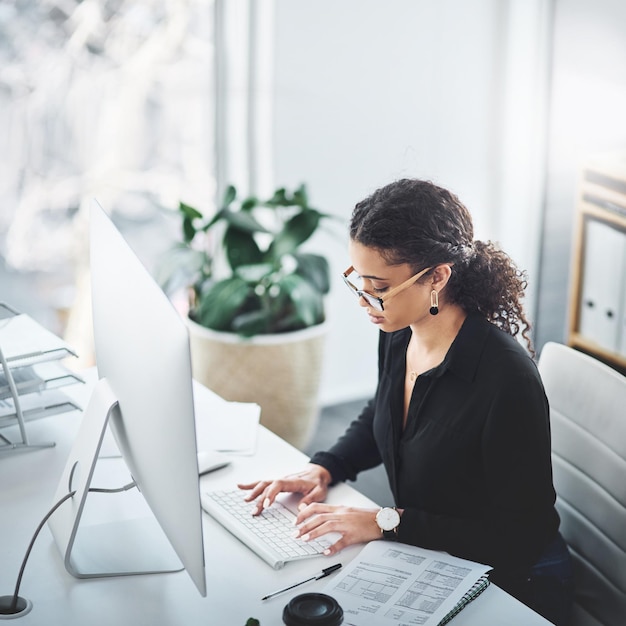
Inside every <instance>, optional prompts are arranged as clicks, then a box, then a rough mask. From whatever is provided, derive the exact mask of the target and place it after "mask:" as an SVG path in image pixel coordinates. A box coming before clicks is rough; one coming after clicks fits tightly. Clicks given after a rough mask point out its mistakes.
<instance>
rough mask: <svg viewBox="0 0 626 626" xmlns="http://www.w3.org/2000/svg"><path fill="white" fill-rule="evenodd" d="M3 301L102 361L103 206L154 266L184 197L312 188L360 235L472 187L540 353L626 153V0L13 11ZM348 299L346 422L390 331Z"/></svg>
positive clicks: (173, 4) (2, 120)
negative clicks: (90, 227)
mask: <svg viewBox="0 0 626 626" xmlns="http://www.w3.org/2000/svg"><path fill="white" fill-rule="evenodd" d="M0 55H1V58H0V147H1V149H0V164H1V165H0V168H1V172H2V174H1V176H0V300H2V301H5V302H7V303H9V304H10V305H11V306H13V307H14V308H16V309H18V310H19V311H21V312H24V313H28V314H30V315H31V316H33V317H34V318H35V319H37V320H38V321H40V322H41V323H42V324H44V325H45V326H47V327H48V328H50V329H51V330H54V331H55V332H58V333H59V334H62V335H64V336H65V337H66V338H67V340H68V341H69V342H70V343H71V344H72V345H74V347H75V348H76V350H77V351H78V352H79V354H80V355H81V358H82V359H83V360H82V361H81V363H82V364H88V363H89V360H90V343H89V329H88V327H87V324H86V322H85V320H86V319H88V314H86V313H85V310H86V307H87V304H86V294H87V292H88V288H87V286H86V285H87V249H86V216H87V208H88V206H89V202H90V201H91V199H92V198H93V197H96V198H97V199H98V200H99V201H100V203H101V204H102V205H103V206H104V207H105V208H106V209H107V210H108V211H110V212H111V213H112V214H113V216H114V219H115V221H116V223H117V224H118V226H119V227H120V229H121V230H122V231H123V232H124V234H125V235H126V237H127V238H128V240H129V242H130V243H131V245H132V246H133V248H134V249H135V251H136V252H137V254H138V255H139V256H140V258H142V260H143V261H144V263H145V264H146V266H147V267H148V268H149V269H152V268H154V266H155V263H156V261H157V260H158V258H159V255H160V254H162V253H163V252H164V251H165V250H166V249H167V248H168V247H169V246H170V245H171V242H172V241H173V239H174V238H176V237H177V236H178V228H179V225H178V220H177V219H176V218H175V217H174V216H173V212H174V210H175V209H176V207H177V205H178V202H179V201H181V200H182V201H184V202H188V203H190V204H192V205H194V206H198V207H199V208H201V209H203V210H206V211H209V212H210V211H212V210H214V208H215V206H216V202H217V199H218V198H219V197H220V195H221V193H222V191H223V189H224V188H225V187H226V185H228V184H229V183H234V184H236V185H237V186H238V188H239V189H241V190H242V191H244V192H249V193H258V194H261V195H263V194H269V193H271V190H272V189H274V188H275V187H277V186H288V187H294V186H297V185H299V184H300V183H301V182H304V183H306V184H307V186H308V190H309V196H310V200H311V203H312V205H313V206H315V207H316V208H319V209H320V210H323V211H326V212H329V213H332V214H334V215H336V216H337V217H338V218H339V219H340V220H342V222H343V223H347V220H348V218H349V215H350V213H351V210H352V208H353V206H354V204H355V203H356V202H357V201H359V200H360V199H362V198H363V197H364V196H366V195H368V194H369V193H371V192H372V191H373V190H374V189H376V188H377V187H379V186H381V185H383V184H386V183H388V182H391V181H392V180H394V179H397V178H400V177H405V176H406V177H419V178H427V179H431V180H433V181H434V182H436V183H437V184H440V185H442V186H444V187H447V188H449V189H451V190H452V191H453V192H455V193H456V194H457V195H458V196H459V197H460V198H461V199H462V200H463V201H464V202H465V204H466V205H467V206H468V208H469V209H470V211H471V212H472V214H473V216H474V219H475V227H476V237H477V238H479V239H492V240H494V241H497V242H499V243H500V244H501V246H502V247H503V248H504V249H505V250H506V251H507V252H508V253H509V254H510V255H511V256H512V257H513V259H514V260H515V261H516V262H517V264H518V265H519V266H520V267H521V268H524V269H526V270H527V272H528V276H529V288H528V294H527V300H526V305H527V309H528V313H529V315H530V318H531V320H532V322H533V326H534V330H533V339H534V341H535V344H536V347H537V349H538V351H539V350H540V349H541V346H542V345H543V344H544V343H545V342H546V341H548V340H555V341H564V340H565V336H566V331H567V319H568V313H569V311H568V298H569V293H570V281H571V273H572V267H571V259H572V255H573V246H574V232H573V231H574V219H575V212H576V208H575V205H576V194H577V186H578V184H579V176H580V168H581V165H582V163H584V162H585V161H586V159H587V158H588V157H589V156H590V155H593V154H597V153H603V152H607V151H619V150H623V149H624V147H625V146H626V117H625V116H624V111H626V3H624V2H623V0H385V2H381V1H377V0H158V1H157V0H82V1H80V0H3V1H2V2H1V3H0ZM310 246H311V248H315V249H318V250H323V251H324V253H325V254H327V255H328V257H329V259H330V262H331V269H332V273H333V285H332V289H331V293H330V295H329V297H328V302H327V308H328V317H329V322H330V329H329V335H328V340H327V349H326V356H325V362H324V370H323V376H322V388H321V401H322V404H324V405H327V406H328V405H333V404H337V403H341V402H348V401H351V400H354V399H358V398H363V397H366V396H369V395H370V394H371V393H372V391H373V389H374V385H375V380H376V349H375V346H376V343H377V330H376V329H375V328H374V327H373V326H372V325H371V324H370V323H369V321H368V320H367V319H366V316H364V314H363V312H362V310H360V308H359V307H358V306H356V304H355V302H354V298H353V296H351V295H350V294H349V293H348V292H347V290H345V287H343V285H342V283H341V277H340V273H341V272H342V271H343V270H344V269H345V268H346V267H347V266H348V265H349V261H348V255H347V239H346V237H345V236H343V237H342V236H339V237H338V236H337V235H336V233H335V234H333V233H325V232H322V233H320V234H316V236H315V239H314V240H313V241H311V242H310Z"/></svg>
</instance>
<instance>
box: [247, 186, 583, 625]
mask: <svg viewBox="0 0 626 626" xmlns="http://www.w3.org/2000/svg"><path fill="white" fill-rule="evenodd" d="M350 257H351V260H352V266H351V267H350V268H349V269H348V270H346V272H345V273H344V280H345V281H346V284H347V285H348V287H349V288H350V289H351V290H352V291H353V292H354V293H355V295H356V296H357V297H358V302H359V304H360V306H361V307H363V308H364V310H365V312H366V313H367V314H368V315H369V318H370V320H371V322H372V323H373V324H375V325H376V326H378V328H379V329H380V331H382V332H381V333H380V339H379V350H378V360H379V378H378V388H377V391H376V395H375V396H374V398H373V399H372V400H371V401H370V402H369V403H368V404H367V406H366V407H365V408H364V410H363V412H362V413H361V415H360V416H359V417H358V419H356V420H355V421H354V422H352V424H351V425H350V426H349V428H348V430H347V431H346V433H345V434H344V435H343V436H342V437H341V438H340V439H339V441H338V442H337V443H336V444H335V445H334V446H333V447H332V448H331V449H330V450H329V451H327V452H320V453H317V454H315V455H314V456H313V457H312V458H311V462H310V463H309V465H308V466H307V467H306V468H305V470H304V471H303V472H301V473H300V474H297V475H294V476H287V477H285V478H282V479H279V480H265V481H260V482H257V483H252V484H246V485H240V487H241V488H242V489H248V490H250V493H249V494H247V497H246V499H247V500H248V501H252V500H256V502H257V509H256V512H257V514H258V513H260V512H261V511H262V510H263V508H265V507H268V506H269V505H271V503H272V502H273V501H274V499H275V498H276V496H277V494H278V493H280V492H296V493H301V494H303V497H302V501H301V504H300V513H299V515H298V519H297V525H298V526H297V528H298V531H297V532H298V534H299V536H300V537H301V538H302V539H303V540H305V541H306V540H309V539H313V538H315V537H318V536H320V535H322V534H324V533H326V532H330V531H334V532H339V533H340V534H341V535H342V537H341V539H339V540H338V541H337V542H336V543H335V544H334V545H333V546H331V547H330V548H329V550H327V553H328V554H335V553H336V552H337V551H339V550H341V549H342V548H343V547H345V546H347V545H350V544H353V543H358V542H366V541H371V540H374V539H381V538H383V539H397V540H399V541H402V542H404V543H409V544H414V545H418V546H422V547H424V548H429V549H435V550H444V551H446V552H449V553H451V554H453V555H456V556H459V557H462V558H467V559H471V560H474V561H478V562H481V563H485V564H487V565H490V566H491V567H493V571H492V573H491V576H490V577H491V580H492V581H493V582H495V583H496V584H498V585H500V586H501V587H502V588H504V589H505V590H506V591H508V592H509V593H511V594H512V595H514V596H516V597H517V598H519V599H520V600H522V601H524V602H526V603H527V604H529V605H530V606H532V607H533V608H535V610H537V611H539V612H541V613H543V614H544V615H545V616H546V617H548V619H551V620H552V621H553V622H555V623H561V624H565V623H567V613H568V610H569V606H570V603H571V565H570V560H569V554H568V552H567V548H566V546H565V544H564V543H563V541H562V539H561V537H560V534H559V532H558V528H559V517H558V514H557V512H556V510H555V508H554V501H555V492H554V488H553V484H552V467H551V460H550V429H549V411H548V404H547V400H546V397H545V394H544V390H543V386H542V383H541V380H540V377H539V374H538V372H537V368H536V367H535V364H534V362H533V360H532V358H531V357H530V356H529V355H528V354H527V352H526V351H525V349H524V348H523V347H522V346H521V345H520V343H519V342H518V341H517V340H516V339H515V336H516V335H519V334H521V336H522V337H523V338H525V340H526V343H527V346H528V348H529V350H530V351H531V352H532V346H531V344H530V340H529V339H528V331H529V323H528V321H527V319H526V317H525V315H524V311H523V307H522V304H521V298H522V296H523V292H524V289H525V287H526V281H525V279H524V276H523V274H522V273H520V272H519V271H518V270H517V269H516V267H515V265H514V264H513V263H512V261H511V259H510V258H509V257H508V256H507V255H506V254H505V253H503V252H502V251H500V250H498V249H497V248H496V247H495V246H494V245H493V244H491V243H489V242H487V243H485V242H481V241H474V234H473V226H472V220H471V216H470V214H469V212H468V211H467V209H466V208H465V207H464V206H463V205H462V204H461V203H460V202H459V200H458V199H457V198H456V197H455V196H454V195H453V194H451V193H450V192H448V191H446V190H445V189H442V188H440V187H438V186H436V185H434V184H432V183H430V182H425V181H420V180H400V181H397V182H395V183H392V184H390V185H387V186H386V187H383V188H381V189H379V190H378V191H376V192H375V193H373V194H372V195H371V196H370V197H369V198H366V199H365V200H363V201H362V202H360V203H358V204H357V205H356V207H355V209H354V212H353V214H352V219H351V223H350ZM381 462H382V463H383V464H384V466H385V469H386V471H387V475H388V478H389V484H390V487H391V491H392V493H393V496H394V499H395V502H396V508H394V509H383V510H381V511H378V510H373V509H371V510H367V509H358V508H352V507H337V506H331V505H327V504H323V502H324V500H325V498H326V495H327V491H328V487H329V486H330V485H332V484H334V483H337V482H340V481H344V480H354V479H355V478H356V475H357V474H358V473H359V472H360V471H362V470H365V469H369V468H372V467H374V466H376V465H379V464H380V463H381Z"/></svg>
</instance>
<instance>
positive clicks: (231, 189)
mask: <svg viewBox="0 0 626 626" xmlns="http://www.w3.org/2000/svg"><path fill="white" fill-rule="evenodd" d="M236 197H237V190H236V189H235V186H234V185H228V187H226V189H225V191H224V196H223V198H222V208H226V207H229V206H230V205H231V204H232V203H233V202H234V201H235V198H236Z"/></svg>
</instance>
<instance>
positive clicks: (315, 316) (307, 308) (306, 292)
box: [280, 274, 324, 326]
mask: <svg viewBox="0 0 626 626" xmlns="http://www.w3.org/2000/svg"><path fill="white" fill-rule="evenodd" d="M280 287H281V289H284V290H285V291H286V292H287V293H288V294H289V297H290V299H291V301H292V304H293V312H294V315H295V316H296V317H297V319H299V320H300V321H301V322H302V324H303V325H304V326H313V325H315V324H318V323H320V322H321V321H322V320H323V318H324V313H323V311H324V301H323V298H322V296H321V294H320V293H319V292H318V291H316V290H315V288H314V287H313V286H312V285H311V283H309V282H308V281H307V280H305V279H304V278H302V277H301V276H298V275H297V274H290V275H288V276H285V277H284V278H283V279H282V280H281V281H280Z"/></svg>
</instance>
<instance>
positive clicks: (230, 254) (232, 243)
mask: <svg viewBox="0 0 626 626" xmlns="http://www.w3.org/2000/svg"><path fill="white" fill-rule="evenodd" d="M223 244H224V252H225V254H226V258H227V260H228V264H229V265H230V267H231V269H232V270H236V269H237V268H238V267H240V266H242V265H253V264H256V263H261V262H262V261H263V253H262V252H261V250H260V249H259V246H258V245H257V243H256V241H255V240H254V237H253V236H252V234H250V233H247V232H244V231H241V230H239V229H238V228H233V227H230V228H227V229H226V232H225V233H224V239H223Z"/></svg>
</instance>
